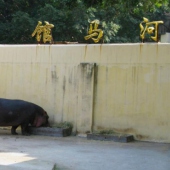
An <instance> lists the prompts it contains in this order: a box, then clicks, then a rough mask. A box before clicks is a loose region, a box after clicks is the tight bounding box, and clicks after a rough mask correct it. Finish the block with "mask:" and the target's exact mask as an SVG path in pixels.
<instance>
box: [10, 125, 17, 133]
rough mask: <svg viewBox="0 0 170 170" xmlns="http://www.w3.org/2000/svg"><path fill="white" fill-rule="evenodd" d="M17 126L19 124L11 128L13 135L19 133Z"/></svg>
mask: <svg viewBox="0 0 170 170" xmlns="http://www.w3.org/2000/svg"><path fill="white" fill-rule="evenodd" d="M17 127H18V126H12V128H11V134H12V135H18V133H17V132H16V129H17Z"/></svg>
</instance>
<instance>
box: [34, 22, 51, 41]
mask: <svg viewBox="0 0 170 170" xmlns="http://www.w3.org/2000/svg"><path fill="white" fill-rule="evenodd" d="M44 23H45V25H44V26H43V25H42V22H41V21H38V24H37V26H36V28H35V30H34V32H33V33H32V37H34V36H35V34H36V40H37V42H38V43H40V42H41V37H42V36H43V42H44V43H46V42H49V43H52V41H53V37H52V33H51V29H52V28H54V25H53V24H49V22H47V21H45V22H44Z"/></svg>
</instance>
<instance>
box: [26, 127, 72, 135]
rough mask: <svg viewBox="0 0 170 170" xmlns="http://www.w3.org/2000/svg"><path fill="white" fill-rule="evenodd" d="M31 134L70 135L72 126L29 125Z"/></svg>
mask: <svg viewBox="0 0 170 170" xmlns="http://www.w3.org/2000/svg"><path fill="white" fill-rule="evenodd" d="M28 130H29V132H30V134H33V135H43V136H55V137H66V136H70V135H71V132H72V128H51V127H39V128H36V127H29V128H28Z"/></svg>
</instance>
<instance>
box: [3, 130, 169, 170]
mask: <svg viewBox="0 0 170 170" xmlns="http://www.w3.org/2000/svg"><path fill="white" fill-rule="evenodd" d="M54 164H56V165H57V168H56V169H58V170H128V169H130V170H169V169H170V144H158V143H147V142H133V143H116V142H106V141H105V142H104V141H93V140H87V139H86V138H80V137H65V138H60V137H47V136H46V137H44V136H21V135H18V136H11V135H10V134H9V133H7V132H6V131H5V132H4V131H3V132H0V170H21V169H22V170H52V169H53V167H54Z"/></svg>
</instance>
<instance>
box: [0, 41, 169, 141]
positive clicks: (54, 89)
mask: <svg viewBox="0 0 170 170" xmlns="http://www.w3.org/2000/svg"><path fill="white" fill-rule="evenodd" d="M169 54H170V44H163V43H158V44H157V43H148V44H147V43H145V44H71V45H0V72H1V76H0V82H1V88H0V96H1V98H11V99H23V100H27V101H30V102H33V103H36V104H38V105H40V106H42V107H43V108H44V109H45V110H46V111H47V112H48V114H49V117H50V122H51V123H56V122H63V121H68V122H72V123H73V126H74V128H73V130H74V131H78V132H80V133H86V132H92V131H93V132H94V131H100V130H115V131H118V132H121V133H126V134H133V135H134V136H135V138H136V139H139V140H149V141H163V142H170V135H169V129H170V123H169V120H170V104H169V101H170V90H169V87H170V56H169Z"/></svg>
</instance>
